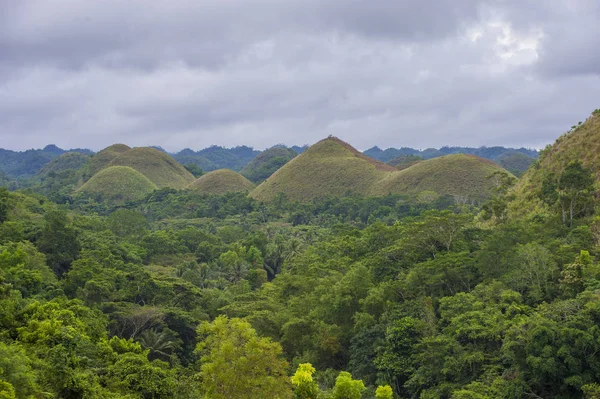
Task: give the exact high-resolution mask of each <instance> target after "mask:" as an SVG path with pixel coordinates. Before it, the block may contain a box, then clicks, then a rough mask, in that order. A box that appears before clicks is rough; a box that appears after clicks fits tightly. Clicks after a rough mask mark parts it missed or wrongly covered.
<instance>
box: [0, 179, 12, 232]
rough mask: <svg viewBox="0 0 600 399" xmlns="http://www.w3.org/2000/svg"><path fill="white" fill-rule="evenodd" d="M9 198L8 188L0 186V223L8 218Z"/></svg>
mask: <svg viewBox="0 0 600 399" xmlns="http://www.w3.org/2000/svg"><path fill="white" fill-rule="evenodd" d="M9 198H10V194H9V192H8V190H7V189H6V188H4V187H0V223H4V222H6V220H8V208H9V206H8V201H9Z"/></svg>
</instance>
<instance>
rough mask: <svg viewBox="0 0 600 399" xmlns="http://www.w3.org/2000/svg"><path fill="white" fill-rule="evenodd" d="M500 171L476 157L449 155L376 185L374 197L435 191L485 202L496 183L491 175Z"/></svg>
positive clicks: (487, 161)
mask: <svg viewBox="0 0 600 399" xmlns="http://www.w3.org/2000/svg"><path fill="white" fill-rule="evenodd" d="M497 171H505V170H504V169H503V168H501V167H500V166H498V165H497V164H495V163H494V162H492V161H490V160H487V159H484V158H480V157H477V156H475V155H466V154H454V155H446V156H443V157H439V158H433V159H429V160H426V161H421V162H418V163H415V164H414V165H412V166H410V167H408V168H406V169H403V170H400V171H398V172H395V173H391V174H390V175H389V176H387V177H386V178H385V179H383V180H381V181H379V182H377V183H375V184H374V185H373V189H372V191H371V195H375V196H377V195H386V194H409V195H415V194H418V193H420V192H422V191H434V192H436V193H438V194H442V195H453V196H456V197H462V198H469V199H471V200H477V201H481V200H485V199H486V198H489V197H490V196H491V195H492V188H493V184H494V183H493V182H492V180H491V179H490V175H491V174H493V173H494V172H497Z"/></svg>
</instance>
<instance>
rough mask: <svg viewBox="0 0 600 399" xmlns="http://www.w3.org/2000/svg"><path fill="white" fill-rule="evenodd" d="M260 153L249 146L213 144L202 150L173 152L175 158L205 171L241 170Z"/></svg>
mask: <svg viewBox="0 0 600 399" xmlns="http://www.w3.org/2000/svg"><path fill="white" fill-rule="evenodd" d="M258 154H260V151H257V150H255V149H253V148H251V147H247V146H237V147H233V148H224V147H220V146H216V145H213V146H210V147H208V148H205V149H203V150H200V151H193V150H190V149H189V148H186V149H184V150H181V151H180V152H178V153H176V154H173V158H174V159H175V160H176V161H177V162H179V163H181V164H194V165H197V166H199V167H200V168H202V170H204V171H211V170H217V169H224V168H226V169H231V170H235V171H239V170H241V169H242V168H243V167H244V166H246V165H247V164H248V162H250V161H251V160H252V159H254V157H256V156H257V155H258Z"/></svg>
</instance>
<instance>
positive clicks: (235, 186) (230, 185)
mask: <svg viewBox="0 0 600 399" xmlns="http://www.w3.org/2000/svg"><path fill="white" fill-rule="evenodd" d="M187 188H188V189H189V190H193V191H198V192H200V193H202V194H225V193H232V192H248V191H251V190H252V189H253V188H254V184H252V182H251V181H249V180H248V179H246V178H245V177H244V176H242V175H240V174H239V173H237V172H234V171H233V170H230V169H219V170H214V171H212V172H209V173H207V174H205V175H202V176H200V177H199V178H198V179H196V180H195V181H194V182H193V183H192V184H190V185H189V186H188V187H187Z"/></svg>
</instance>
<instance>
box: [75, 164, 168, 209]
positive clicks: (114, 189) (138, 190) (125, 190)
mask: <svg viewBox="0 0 600 399" xmlns="http://www.w3.org/2000/svg"><path fill="white" fill-rule="evenodd" d="M156 189H157V186H156V185H155V184H154V183H152V182H151V181H150V180H149V179H148V178H147V177H146V176H144V175H143V174H141V173H140V172H138V171H136V170H135V169H133V168H130V167H128V166H110V167H108V168H106V169H102V170H101V171H100V172H98V173H96V174H95V175H94V176H92V178H91V179H90V180H88V181H87V182H86V183H85V184H84V185H83V186H81V187H80V188H79V189H78V190H77V193H84V194H88V195H91V196H93V197H95V198H98V199H101V200H107V201H111V202H116V203H125V202H127V201H132V200H137V199H140V198H143V197H144V196H146V195H148V194H149V193H151V192H152V191H154V190H156Z"/></svg>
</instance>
